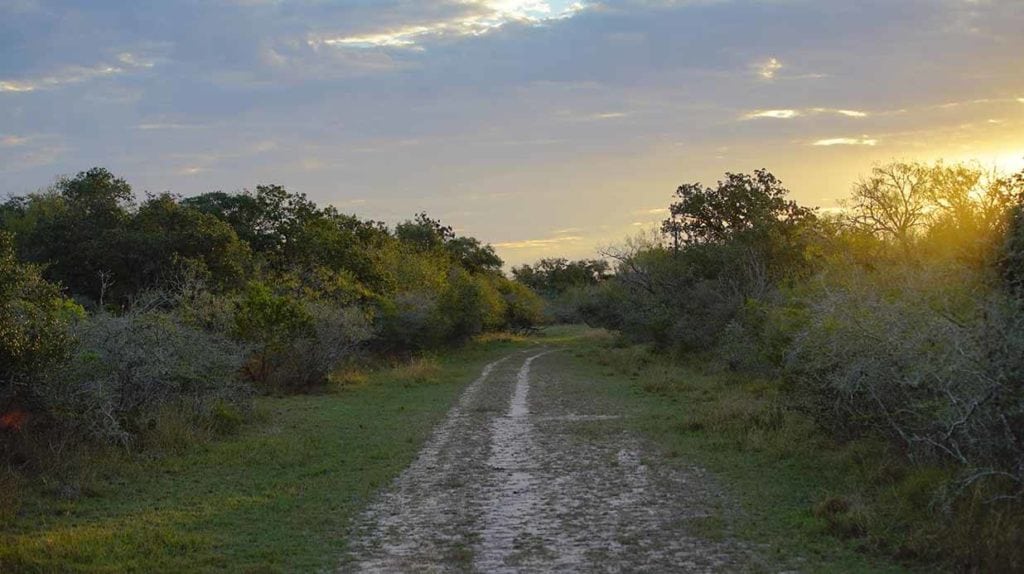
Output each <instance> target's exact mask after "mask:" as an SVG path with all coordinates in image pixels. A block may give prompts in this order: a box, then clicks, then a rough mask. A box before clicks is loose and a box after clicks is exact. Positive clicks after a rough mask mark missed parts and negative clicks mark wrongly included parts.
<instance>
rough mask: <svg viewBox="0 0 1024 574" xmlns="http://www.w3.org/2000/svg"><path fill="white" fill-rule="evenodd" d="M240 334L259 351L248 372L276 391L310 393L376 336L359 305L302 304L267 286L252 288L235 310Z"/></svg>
mask: <svg viewBox="0 0 1024 574" xmlns="http://www.w3.org/2000/svg"><path fill="white" fill-rule="evenodd" d="M235 323H236V333H237V334H238V335H239V336H240V337H241V338H242V339H243V340H246V341H249V342H251V343H253V344H254V345H255V347H256V349H255V351H254V352H253V353H252V355H251V356H250V357H249V359H248V361H247V362H246V364H245V368H244V371H243V372H244V374H245V376H246V378H248V379H249V380H250V381H252V382H253V383H254V384H256V385H257V387H259V388H260V389H262V390H263V391H265V392H271V393H286V392H298V391H304V390H308V389H311V388H314V387H317V386H320V385H323V384H325V383H327V380H328V375H329V374H330V373H331V371H332V370H333V369H334V368H335V367H336V366H338V364H339V363H341V362H342V361H343V360H345V359H346V358H349V357H351V356H352V355H353V354H354V353H355V352H356V351H357V349H358V348H359V347H360V346H361V345H362V344H363V343H364V342H366V341H367V340H369V339H370V338H371V336H372V334H373V331H372V329H371V327H370V323H369V321H368V320H367V318H366V315H365V314H364V313H363V312H362V310H360V309H359V308H358V307H339V306H336V305H331V304H327V303H318V302H303V301H300V300H297V299H294V298H291V297H288V296H284V295H275V294H274V293H272V292H271V291H270V289H269V288H268V287H267V286H265V285H262V284H254V285H252V286H250V288H249V290H248V291H247V292H246V294H245V296H243V298H242V299H241V301H240V302H239V303H238V307H237V309H236V312H235Z"/></svg>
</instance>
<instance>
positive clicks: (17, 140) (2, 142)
mask: <svg viewBox="0 0 1024 574" xmlns="http://www.w3.org/2000/svg"><path fill="white" fill-rule="evenodd" d="M26 143H28V138H24V137H21V136H14V135H6V136H0V146H4V147H14V146H20V145H25V144H26Z"/></svg>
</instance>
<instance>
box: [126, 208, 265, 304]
mask: <svg viewBox="0 0 1024 574" xmlns="http://www.w3.org/2000/svg"><path fill="white" fill-rule="evenodd" d="M128 230H129V235H128V236H127V240H126V244H127V246H128V247H129V249H130V252H129V253H128V254H127V255H126V257H129V258H130V259H132V265H131V268H132V270H133V273H132V276H131V277H130V278H125V280H126V281H129V282H130V283H131V284H132V285H131V286H132V291H133V292H137V291H138V290H141V289H143V288H147V287H153V286H155V285H159V284H160V283H162V282H164V281H166V280H168V279H170V278H171V276H173V275H174V274H175V273H176V272H177V271H178V269H177V268H178V267H179V266H180V265H182V264H183V263H184V260H191V261H195V262H199V263H200V264H201V265H202V267H203V269H204V270H205V271H207V272H208V273H209V279H210V280H211V284H212V285H213V286H216V287H218V288H220V289H229V288H233V287H238V286H241V285H242V284H243V283H244V281H245V279H246V276H247V275H248V273H249V267H250V258H251V255H250V250H249V247H248V245H246V244H245V243H243V242H242V241H241V240H239V238H238V235H236V234H235V230H234V229H232V228H231V226H230V225H228V224H227V223H225V222H223V221H220V220H219V219H217V218H216V217H214V216H212V215H209V214H206V213H203V212H201V211H199V210H198V209H195V208H192V207H189V206H187V205H183V204H182V203H181V202H179V200H178V198H177V197H175V196H173V195H171V194H169V193H164V194H160V195H157V196H153V197H150V198H149V199H147V200H146V201H145V202H144V203H143V204H142V206H141V207H140V208H139V210H138V212H137V213H136V214H135V216H134V217H133V218H132V220H131V222H130V223H129V225H128Z"/></svg>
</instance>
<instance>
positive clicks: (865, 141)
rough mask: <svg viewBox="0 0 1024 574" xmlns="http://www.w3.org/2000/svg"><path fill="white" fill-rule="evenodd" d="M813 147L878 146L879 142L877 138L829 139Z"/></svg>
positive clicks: (817, 142)
mask: <svg viewBox="0 0 1024 574" xmlns="http://www.w3.org/2000/svg"><path fill="white" fill-rule="evenodd" d="M811 145H813V146H819V147H829V146H835V145H861V146H876V145H878V140H877V139H875V138H869V137H867V136H864V137H860V138H827V139H820V140H817V141H815V142H814V143H812V144H811Z"/></svg>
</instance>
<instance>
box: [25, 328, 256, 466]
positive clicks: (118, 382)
mask: <svg viewBox="0 0 1024 574" xmlns="http://www.w3.org/2000/svg"><path fill="white" fill-rule="evenodd" d="M76 335H77V337H78V339H79V341H80V343H79V346H78V348H77V349H76V352H75V354H74V356H73V358H72V360H71V361H69V362H68V363H67V364H66V365H64V367H63V368H62V369H61V370H60V372H59V373H58V374H57V375H56V376H54V377H52V378H51V379H50V380H49V381H47V383H46V385H45V396H46V400H47V402H48V406H49V407H50V409H51V411H52V412H53V413H59V420H60V422H61V424H63V425H67V426H69V427H71V428H73V429H75V430H76V431H78V432H80V433H82V434H84V435H86V436H88V437H92V438H95V439H97V440H100V441H102V442H105V443H111V444H118V445H122V446H131V445H132V444H133V443H134V442H135V441H136V439H138V437H139V436H140V435H141V434H143V433H144V432H146V431H148V430H151V429H153V428H155V427H156V426H157V424H158V422H159V419H160V417H161V413H166V412H167V410H168V409H171V410H174V411H177V412H178V415H179V416H182V417H185V418H187V419H189V420H193V419H194V420H195V421H199V420H200V419H203V418H205V417H208V416H209V415H210V414H211V413H213V412H214V411H215V410H216V409H218V408H222V405H224V404H230V405H234V406H235V407H236V408H239V409H242V410H245V409H248V406H249V397H250V391H249V390H248V387H247V386H245V385H243V384H242V383H240V382H239V381H238V378H237V372H238V369H239V367H240V366H241V365H242V361H243V359H244V349H243V348H242V347H240V346H239V345H238V344H236V343H234V342H232V341H230V340H229V339H227V338H226V337H223V336H220V335H216V334H212V333H209V332H205V331H201V330H197V329H194V328H191V327H188V326H186V325H185V324H184V323H182V321H181V320H180V319H179V318H177V317H175V316H174V315H171V314H167V313H161V312H156V311H149V310H146V309H133V310H130V311H128V312H127V313H125V314H124V315H121V316H113V315H108V314H100V315H97V316H95V317H93V318H91V319H90V320H88V321H84V322H82V323H81V324H80V325H79V327H78V328H77V329H76ZM219 405H221V406H219Z"/></svg>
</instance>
